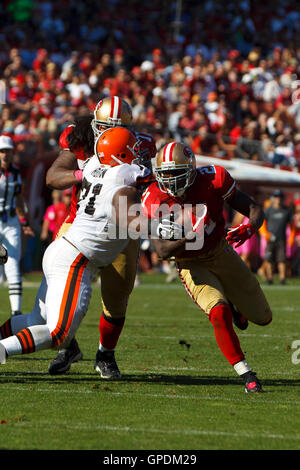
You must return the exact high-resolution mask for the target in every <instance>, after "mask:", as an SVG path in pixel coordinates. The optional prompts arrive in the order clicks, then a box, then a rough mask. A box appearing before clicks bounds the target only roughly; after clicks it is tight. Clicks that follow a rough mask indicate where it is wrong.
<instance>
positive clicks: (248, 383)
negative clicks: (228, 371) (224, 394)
mask: <svg viewBox="0 0 300 470" xmlns="http://www.w3.org/2000/svg"><path fill="white" fill-rule="evenodd" d="M241 377H242V378H243V380H244V382H245V392H246V393H259V392H263V389H262V386H261V383H260V381H259V380H258V378H257V377H256V373H255V372H252V371H250V372H246V373H245V374H242V375H241Z"/></svg>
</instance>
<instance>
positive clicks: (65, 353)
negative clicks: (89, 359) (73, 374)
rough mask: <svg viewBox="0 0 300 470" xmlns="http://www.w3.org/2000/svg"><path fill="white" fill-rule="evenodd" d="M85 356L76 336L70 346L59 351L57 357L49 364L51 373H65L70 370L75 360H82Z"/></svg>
mask: <svg viewBox="0 0 300 470" xmlns="http://www.w3.org/2000/svg"><path fill="white" fill-rule="evenodd" d="M82 358H83V355H82V352H81V351H80V349H79V346H78V343H77V341H76V339H75V338H73V339H72V341H71V342H70V344H69V346H68V347H67V348H65V349H61V350H60V351H58V354H57V356H56V358H55V359H54V360H53V361H52V362H51V364H50V366H49V369H48V371H49V374H50V375H59V374H65V373H66V372H68V370H70V368H71V365H72V364H73V362H78V361H81V359H82Z"/></svg>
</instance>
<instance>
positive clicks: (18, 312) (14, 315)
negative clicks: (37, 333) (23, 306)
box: [11, 310, 22, 317]
mask: <svg viewBox="0 0 300 470" xmlns="http://www.w3.org/2000/svg"><path fill="white" fill-rule="evenodd" d="M17 315H22V312H20V310H14V311H13V312H12V314H11V316H12V317H16V316H17Z"/></svg>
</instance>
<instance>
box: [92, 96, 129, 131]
mask: <svg viewBox="0 0 300 470" xmlns="http://www.w3.org/2000/svg"><path fill="white" fill-rule="evenodd" d="M131 123H132V111H131V107H130V106H129V104H128V103H127V101H125V100H123V99H122V98H119V96H110V97H107V98H104V99H103V100H101V101H99V103H98V104H97V105H96V108H95V111H94V119H93V120H92V122H91V126H92V129H93V131H94V135H95V138H97V137H99V135H101V134H102V132H103V131H105V130H106V129H108V128H110V127H127V128H130V127H131Z"/></svg>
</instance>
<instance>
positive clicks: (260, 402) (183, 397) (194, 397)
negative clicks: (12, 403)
mask: <svg viewBox="0 0 300 470" xmlns="http://www.w3.org/2000/svg"><path fill="white" fill-rule="evenodd" d="M147 372H148V374H149V373H151V372H150V371H147ZM28 374H29V375H30V373H28ZM144 374H145V373H144ZM144 374H143V375H144ZM2 377H3V376H2ZM179 378H180V376H179ZM199 378H200V379H201V376H199ZM95 383H97V384H99V385H100V386H101V385H103V390H101V388H97V390H74V389H72V390H66V389H62V388H60V387H57V385H56V387H55V388H50V389H49V388H35V387H34V385H32V384H30V385H28V387H20V386H18V387H15V386H14V385H12V387H7V386H2V385H1V384H0V390H12V389H13V390H14V391H20V392H29V393H31V394H32V393H34V392H37V393H69V394H71V395H72V394H77V395H78V394H79V395H89V394H99V393H100V392H103V393H109V394H110V395H113V396H114V397H121V398H124V396H125V397H127V398H128V397H129V396H131V397H133V396H141V397H148V398H164V399H172V400H174V398H176V399H179V400H197V401H213V402H231V403H233V404H234V403H244V404H245V403H246V402H247V399H248V396H247V395H246V394H245V397H244V399H242V398H239V397H237V396H235V397H233V398H225V397H217V396H213V397H202V396H199V395H180V394H177V393H174V394H165V393H144V392H142V393H140V392H131V391H125V392H114V391H112V390H109V391H108V390H104V387H109V384H110V382H109V381H105V380H101V379H99V378H98V377H97V376H96V375H95ZM128 385H129V384H128ZM241 386H242V385H241ZM265 397H266V399H264V395H263V394H259V395H257V396H256V397H251V398H257V400H256V406H259V405H263V406H264V407H265V406H266V405H269V404H271V405H279V404H282V405H286V406H288V405H290V406H291V407H293V406H295V405H300V400H294V399H293V400H286V399H283V400H268V398H267V396H266V395H265ZM251 398H250V400H251ZM251 403H252V401H251ZM299 438H300V435H299Z"/></svg>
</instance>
